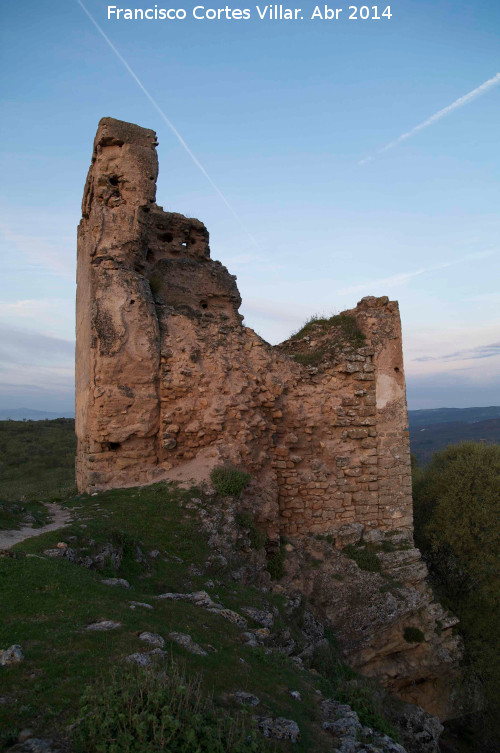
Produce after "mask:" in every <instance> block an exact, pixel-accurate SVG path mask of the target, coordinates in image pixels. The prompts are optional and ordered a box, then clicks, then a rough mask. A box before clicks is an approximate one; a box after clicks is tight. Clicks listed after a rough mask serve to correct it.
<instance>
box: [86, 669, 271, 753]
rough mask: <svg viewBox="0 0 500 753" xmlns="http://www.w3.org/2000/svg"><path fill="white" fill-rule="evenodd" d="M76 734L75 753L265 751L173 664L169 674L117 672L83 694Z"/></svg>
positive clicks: (121, 670) (125, 670)
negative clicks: (76, 752)
mask: <svg viewBox="0 0 500 753" xmlns="http://www.w3.org/2000/svg"><path fill="white" fill-rule="evenodd" d="M79 717H80V720H79V722H78V724H77V726H76V729H75V733H74V741H75V746H76V750H77V751H78V752H79V753H157V751H158V752H159V751H168V752H169V753H186V751H200V752H201V751H203V752H204V753H226V751H229V750H230V751H233V753H243V752H245V753H246V752H247V751H249V752H250V751H251V752H252V753H259V752H260V751H264V750H265V749H266V748H265V745H264V743H260V742H258V741H257V740H256V737H255V734H252V733H249V732H248V731H246V730H245V728H244V726H243V721H242V718H241V717H237V718H235V719H233V718H230V717H229V716H228V715H226V714H225V713H224V712H223V711H222V710H221V709H220V708H217V707H216V706H215V705H214V703H213V702H212V701H211V700H210V699H207V698H205V697H204V696H203V694H202V690H201V685H200V679H199V678H195V679H188V678H186V677H185V676H184V674H183V673H182V672H181V671H180V669H179V667H178V666H177V665H176V664H175V663H172V662H171V663H170V664H169V667H168V672H165V673H163V672H160V673H158V672H156V671H155V672H148V671H146V670H144V669H139V668H136V669H133V668H120V669H119V670H115V671H114V673H113V674H112V675H111V677H106V678H102V679H101V681H100V682H98V683H96V684H95V685H93V686H90V687H88V688H86V690H85V691H84V693H83V695H82V699H81V705H80V713H79Z"/></svg>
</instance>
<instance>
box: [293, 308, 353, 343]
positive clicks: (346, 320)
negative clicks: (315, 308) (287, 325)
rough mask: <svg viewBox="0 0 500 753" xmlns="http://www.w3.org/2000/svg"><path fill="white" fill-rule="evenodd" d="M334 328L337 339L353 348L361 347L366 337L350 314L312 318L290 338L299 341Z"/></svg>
mask: <svg viewBox="0 0 500 753" xmlns="http://www.w3.org/2000/svg"><path fill="white" fill-rule="evenodd" d="M333 328H336V329H337V330H338V332H337V337H340V338H341V339H342V340H344V341H345V342H346V343H349V344H351V345H352V347H353V348H356V347H358V348H359V347H362V345H364V343H365V340H366V336H365V335H364V334H363V332H362V331H361V330H360V329H359V327H358V324H357V322H356V319H355V318H354V317H353V316H351V315H350V314H334V315H333V316H330V317H328V318H327V317H324V316H318V315H315V316H312V317H311V318H310V319H308V320H307V322H306V323H305V324H304V326H303V327H301V329H299V330H298V331H297V332H294V334H293V335H292V336H291V338H290V339H292V340H301V339H302V338H303V337H306V336H307V335H312V334H324V333H325V332H326V330H328V329H333Z"/></svg>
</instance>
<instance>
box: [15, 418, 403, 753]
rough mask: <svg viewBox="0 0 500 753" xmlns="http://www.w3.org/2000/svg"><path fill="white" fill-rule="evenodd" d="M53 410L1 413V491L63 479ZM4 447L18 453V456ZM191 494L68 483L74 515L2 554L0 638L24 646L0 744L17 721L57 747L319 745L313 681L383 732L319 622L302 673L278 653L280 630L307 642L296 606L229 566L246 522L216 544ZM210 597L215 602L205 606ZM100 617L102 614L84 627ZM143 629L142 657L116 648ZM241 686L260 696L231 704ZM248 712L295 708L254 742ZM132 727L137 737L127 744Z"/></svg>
mask: <svg viewBox="0 0 500 753" xmlns="http://www.w3.org/2000/svg"><path fill="white" fill-rule="evenodd" d="M53 423H54V425H53V426H49V425H47V423H46V422H38V423H37V424H36V425H29V424H28V425H26V424H21V425H19V426H12V425H8V426H5V425H3V426H2V432H3V434H2V437H3V441H4V443H5V447H7V448H8V452H7V463H6V468H7V474H6V475H4V476H3V477H2V482H1V483H2V485H3V486H2V489H3V494H4V498H8V499H9V500H15V499H17V495H19V494H20V493H22V494H23V495H33V497H34V496H36V488H37V484H38V482H39V481H40V482H41V483H42V486H43V490H44V492H43V493H44V495H46V498H47V499H53V498H54V497H61V496H63V495H62V491H61V489H62V488H64V486H65V485H66V488H67V489H70V488H71V475H70V473H69V468H70V464H69V460H70V457H71V455H72V447H73V439H72V437H71V436H70V429H71V428H72V427H71V425H70V424H69V423H65V422H62V423H61V422H53ZM44 424H45V425H44ZM16 455H18V458H17V459H18V460H20V458H21V457H22V458H24V460H23V464H21V462H18V463H17V466H16ZM16 468H17V470H16ZM26 469H28V470H26ZM200 494H201V493H200V490H198V489H194V488H193V489H189V490H180V489H178V488H176V487H175V486H173V485H168V484H157V485H154V486H151V487H147V488H142V489H128V490H117V491H110V492H106V493H102V494H99V495H93V496H87V495H75V494H74V493H72V492H71V491H69V492H68V493H67V494H66V496H64V499H63V500H62V502H61V504H62V505H63V506H65V507H67V508H68V509H70V510H71V511H72V512H73V522H72V523H71V524H70V525H69V526H67V527H66V528H65V529H62V530H59V531H56V532H51V533H45V534H42V535H40V536H37V537H33V538H30V539H27V540H26V541H24V542H23V543H21V544H18V545H17V546H16V547H14V549H12V550H9V551H8V552H3V553H0V603H1V605H2V621H1V624H0V649H5V648H7V647H8V646H11V645H13V644H19V645H20V646H21V647H22V651H23V653H24V659H23V661H21V662H20V663H17V664H13V665H11V666H6V667H0V673H1V689H0V730H1V732H0V750H4V749H5V750H6V749H7V748H8V747H9V746H10V745H12V744H13V743H14V742H15V741H16V740H17V739H18V736H19V734H20V732H21V731H22V730H23V729H25V728H29V729H31V730H32V731H33V732H34V733H35V734H36V735H37V736H38V737H43V738H47V737H48V738H51V739H53V740H55V741H56V743H57V746H58V749H59V750H61V751H81V752H82V753H83V751H85V753H92V752H93V751H94V752H95V753H99V752H100V751H103V752H108V753H111V751H121V752H123V753H125V752H126V751H137V752H138V753H139V751H140V753H143V751H144V753H146V751H148V752H149V751H156V750H169V751H171V753H174V752H175V751H181V750H182V751H197V750H200V751H206V752H207V753H218V752H219V751H220V752H221V753H223V751H226V750H232V751H233V752H234V753H238V751H240V750H245V751H248V752H251V751H254V752H257V751H268V750H280V751H285V752H286V751H289V750H292V748H293V750H294V751H318V753H321V751H328V750H332V738H331V736H330V735H327V734H326V732H324V731H323V730H322V729H321V718H322V717H321V713H320V705H319V704H320V701H321V699H322V698H323V696H322V695H321V694H320V691H322V692H323V693H325V694H327V695H328V696H330V697H332V696H334V697H335V698H337V700H339V701H342V702H348V703H350V704H351V705H352V706H353V708H354V709H355V710H357V712H358V714H359V716H360V720H361V722H362V723H363V724H365V725H369V726H371V727H375V728H376V729H379V730H381V731H385V732H388V733H392V734H394V735H395V734H396V733H395V732H394V730H393V729H392V728H391V726H390V724H389V723H388V722H387V720H386V719H385V717H384V715H383V713H382V706H381V701H380V700H379V696H378V692H376V691H375V690H374V689H373V688H372V685H371V684H370V683H368V682H365V681H363V680H361V679H360V678H357V677H356V675H355V674H354V673H353V672H352V671H351V670H350V669H349V668H348V667H346V666H345V665H344V664H343V663H342V661H341V660H340V659H339V657H338V654H337V649H336V644H335V637H334V635H333V634H330V633H328V631H327V632H326V635H325V640H324V641H323V645H322V648H321V651H320V652H319V653H318V655H317V656H316V652H315V653H314V655H313V658H312V667H313V669H312V670H311V669H306V668H305V667H301V666H300V663H297V662H295V661H294V660H293V659H292V658H290V657H289V656H288V655H287V654H286V651H284V650H283V645H284V644H286V643H287V642H288V643H289V642H290V641H295V643H296V644H297V645H302V644H304V643H305V641H304V632H303V630H304V624H305V623H304V619H305V618H304V615H305V613H306V605H305V604H303V605H302V607H301V608H299V609H296V610H295V611H294V612H293V614H292V613H291V611H290V603H289V602H288V600H287V598H286V597H285V595H284V594H283V593H280V588H279V587H278V588H274V587H273V588H269V586H268V587H266V588H264V589H262V587H260V588H258V587H257V586H256V585H248V584H245V581H244V580H243V579H241V575H240V572H241V567H242V565H245V563H246V564H248V551H249V549H251V548H252V547H253V548H254V549H257V548H259V549H260V548H261V547H262V544H263V540H262V537H260V538H259V537H258V536H253V535H252V531H250V534H249V532H248V528H249V523H248V521H247V520H246V519H242V520H241V521H240V522H239V524H235V525H236V530H235V552H234V556H232V557H231V558H229V560H225V559H224V557H221V556H220V555H217V554H214V550H213V547H212V546H211V545H210V543H209V532H210V531H209V529H206V528H204V527H203V526H202V525H200V515H203V514H204V513H203V511H204V510H205V511H207V510H209V508H210V507H211V506H212V507H213V506H217V505H218V504H219V503H220V502H219V500H218V498H217V497H213V496H212V497H209V498H203V495H201V498H200ZM250 527H251V526H250ZM215 533H217V531H215ZM58 544H61V545H66V546H61V547H59V548H58V546H57V545H58ZM245 552H246V553H245ZM256 556H262V557H264V550H261V555H256ZM264 561H265V559H264ZM107 578H119V579H125V580H126V581H127V582H128V586H129V587H125V586H126V584H122V585H109V584H106V583H104V582H103V581H104V580H106V579H107ZM261 585H262V584H261ZM270 585H272V584H270ZM200 591H204V592H205V593H206V595H207V596H202V597H201V602H198V603H197V602H195V601H194V600H192V599H191V600H173V599H158V598H156V597H157V596H158V595H161V594H164V593H166V592H169V593H172V592H174V593H177V594H192V593H197V592H200ZM213 602H215V603H216V604H217V605H218V607H220V608H217V609H215V611H209V608H207V604H208V606H209V607H210V604H211V603H213ZM299 602H300V600H299ZM203 604H205V606H203ZM252 608H253V609H254V610H255V609H258V610H260V611H261V612H262V613H263V614H260V613H259V612H255V611H252ZM263 615H264V616H263ZM104 620H106V621H111V622H112V623H115V626H114V627H112V629H109V630H102V631H99V630H92V629H90V630H89V629H88V627H89V625H95V624H96V623H99V622H102V621H104ZM264 622H267V623H268V624H269V625H270V629H267V628H265V627H263V624H264ZM143 632H148V633H153V634H157V635H159V636H161V638H162V639H163V640H164V641H165V645H164V649H163V650H164V652H165V653H164V654H163V655H160V656H159V657H158V658H156V659H151V657H150V660H151V661H152V662H153V664H152V667H151V668H150V669H149V670H141V669H139V668H137V667H135V665H133V664H130V663H128V662H127V661H126V657H127V656H130V655H132V654H136V653H142V654H144V653H145V652H148V651H150V650H151V649H152V648H153V646H152V645H149V644H148V643H146V642H144V640H142V639H141V638H140V637H139V636H140V635H141V634H142V633H143ZM175 634H182V635H184V636H189V639H190V640H191V641H192V642H194V644H196V645H197V646H198V647H199V648H200V649H201V650H202V653H198V654H197V653H194V654H193V653H191V652H190V650H188V649H189V642H188V648H186V645H185V644H186V639H184V645H180V644H179V642H178V640H179V639H178V636H177V637H176V636H175ZM157 640H158V639H157ZM160 640H161V639H160ZM181 643H182V640H181ZM191 647H192V644H191ZM239 691H242V692H245V693H249V694H251V696H255V697H256V698H258V699H259V703H258V705H257V706H256V707H255V708H254V707H251V706H247V705H241V703H240V702H239V701H238V700H237V698H236V697H235V695H234V694H235V693H237V692H239ZM254 716H262V717H272V718H273V719H276V718H279V717H283V718H285V719H288V720H293V721H295V722H296V723H297V724H298V726H299V728H300V733H301V737H300V740H299V741H298V742H296V743H291V742H289V741H286V740H285V741H279V742H270V741H267V740H266V739H265V738H264V737H263V736H262V735H261V734H257V733H256V724H255V722H254V721H253V717H254ZM158 720H160V721H161V724H160V722H159V721H158ZM158 724H160V727H161V729H160V727H158ZM148 725H149V726H148ZM152 726H154V727H155V732H154V735H157V739H158V740H159V741H160V742H161V741H162V740H163V742H164V741H165V739H166V738H165V735H167V737H168V739H169V740H170V742H169V743H168V747H161V745H160V742H158V745H160V747H155V744H153V743H152V742H151V740H150V737H151V735H150V731H151V729H152ZM150 728H151V729H150ZM120 730H121V731H120ZM130 730H133V734H132V737H130V734H131V732H130ZM151 734H152V733H151ZM120 735H121V737H120ZM141 735H143V736H145V737H144V739H146V738H147V739H148V740H149V742H147V743H145V742H142V743H140V742H137V740H141V739H143V738H141ZM117 736H118V737H119V739H120V740H121V743H120V744H119V745H118V746H117V747H116V745H115V743H112V739H118V738H117ZM127 736H128V737H127ZM169 736H170V737H169ZM125 738H127V739H128V740H129V742H128V743H125V742H124V740H125ZM129 738H130V739H129ZM132 739H133V740H136V742H130V740H132ZM200 740H201V742H200ZM197 741H198V742H200V745H199V746H198V742H197ZM183 745H185V747H182V746H183ZM113 746H115V747H113ZM134 746H135V747H134ZM197 746H198V747H197ZM241 746H243V747H241Z"/></svg>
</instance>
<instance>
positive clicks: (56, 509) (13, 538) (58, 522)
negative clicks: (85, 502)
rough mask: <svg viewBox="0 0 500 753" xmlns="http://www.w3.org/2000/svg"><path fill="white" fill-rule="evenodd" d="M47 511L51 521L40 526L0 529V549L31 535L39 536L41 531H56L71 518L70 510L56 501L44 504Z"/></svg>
mask: <svg viewBox="0 0 500 753" xmlns="http://www.w3.org/2000/svg"><path fill="white" fill-rule="evenodd" d="M46 508H47V512H48V513H49V515H50V516H51V518H52V522H51V523H47V525H45V526H41V527H40V528H34V527H33V526H23V527H22V528H18V529H11V530H7V531H0V549H10V548H11V547H13V546H14V544H19V542H21V541H24V540H25V539H29V538H31V537H32V536H40V534H42V533H48V532H49V531H57V530H58V529H59V528H64V526H66V525H67V524H68V523H70V522H71V520H72V514H71V510H67V509H65V508H64V507H61V506H60V505H58V504H57V502H49V503H47V505H46Z"/></svg>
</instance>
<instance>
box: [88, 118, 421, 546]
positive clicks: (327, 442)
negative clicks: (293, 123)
mask: <svg viewBox="0 0 500 753" xmlns="http://www.w3.org/2000/svg"><path fill="white" fill-rule="evenodd" d="M156 146H157V142H156V135H155V133H154V132H153V131H150V130H146V129H144V128H140V127H139V126H136V125H132V124H130V123H124V122H121V121H118V120H114V119H112V118H103V119H102V120H101V122H100V124H99V128H98V131H97V135H96V138H95V142H94V151H93V156H92V165H91V167H90V170H89V174H88V178H87V182H86V186H85V193H84V198H83V205H82V215H83V216H82V220H81V223H80V226H79V231H78V277H77V282H78V288H77V360H76V430H77V435H78V453H77V482H78V488H79V489H80V491H94V490H102V489H107V488H112V487H121V486H132V485H137V484H145V483H149V482H152V481H155V480H159V479H165V478H177V479H190V478H194V479H195V480H200V479H201V478H204V477H207V476H208V473H209V471H210V469H211V468H212V467H213V466H214V465H218V464H220V463H224V462H233V463H237V464H239V465H242V466H243V467H245V468H247V469H248V470H249V471H250V472H251V473H252V476H253V478H254V485H255V486H256V488H258V489H259V490H260V491H259V493H260V494H261V497H262V520H263V521H267V525H268V526H269V528H270V529H272V531H274V534H275V535H276V534H277V533H278V532H284V533H287V534H289V535H301V534H305V533H308V532H315V533H318V532H332V531H336V530H338V529H339V528H340V527H341V526H343V525H345V524H348V523H352V522H360V523H362V524H363V525H364V526H368V527H374V528H381V529H386V530H387V529H391V528H399V529H401V528H406V529H408V530H409V531H411V528H412V508H411V483H410V456H409V443H408V432H407V409H406V398H405V381H404V370H403V360H402V349H401V326H400V321H399V313H398V306H397V303H395V302H392V301H389V300H388V299H387V298H364V299H363V300H362V301H361V302H360V303H359V304H358V305H357V307H356V308H355V309H353V310H351V311H348V312H344V314H342V315H340V316H337V317H333V318H332V319H331V320H328V321H325V320H321V321H319V322H318V323H316V324H314V323H313V324H311V325H309V327H307V328H306V331H305V332H304V333H302V335H300V333H299V336H296V337H294V338H291V339H290V340H289V341H287V342H286V343H284V344H282V345H281V346H276V347H271V346H270V345H268V344H267V343H266V342H264V341H263V340H262V339H261V338H260V337H259V336H258V335H256V334H255V333H254V332H253V331H252V330H251V329H249V328H247V327H245V326H243V324H242V317H241V316H240V315H239V314H238V307H239V306H240V303H241V299H240V296H239V293H238V289H237V287H236V282H235V279H236V278H235V277H234V276H233V275H231V274H229V272H228V271H227V269H226V268H225V267H223V266H222V265H221V264H220V262H217V261H212V260H211V258H210V249H209V245H208V232H207V230H206V228H205V226H204V225H203V224H202V223H201V222H199V221H198V220H194V219H188V218H186V217H183V216H182V215H179V214H174V213H170V212H164V211H163V210H162V208H161V207H159V206H157V205H156V204H155V194H156V178H157V174H158V162H157V156H156Z"/></svg>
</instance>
